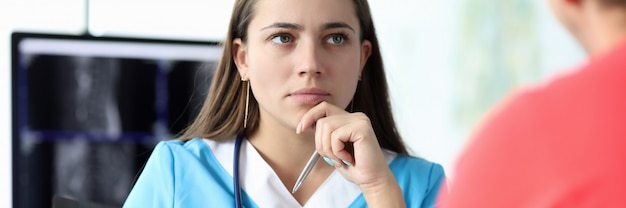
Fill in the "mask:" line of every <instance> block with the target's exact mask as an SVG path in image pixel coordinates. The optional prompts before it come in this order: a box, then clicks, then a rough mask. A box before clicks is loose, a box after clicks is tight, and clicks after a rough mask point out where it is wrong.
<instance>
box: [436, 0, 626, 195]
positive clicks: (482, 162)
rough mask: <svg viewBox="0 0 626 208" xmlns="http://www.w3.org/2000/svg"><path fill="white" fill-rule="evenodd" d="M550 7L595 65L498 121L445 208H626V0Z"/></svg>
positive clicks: (470, 154) (560, 2)
mask: <svg viewBox="0 0 626 208" xmlns="http://www.w3.org/2000/svg"><path fill="white" fill-rule="evenodd" d="M548 2H549V4H550V6H551V7H552V11H553V13H554V14H555V15H556V17H557V18H558V19H559V20H560V22H561V23H562V24H563V25H564V26H565V27H566V28H567V29H568V30H569V31H570V32H571V34H572V35H573V36H574V37H575V38H576V39H577V40H578V42H579V43H580V44H581V45H582V46H583V47H584V49H585V50H586V51H587V52H588V54H589V58H588V60H587V61H585V62H584V63H582V64H581V65H580V66H579V67H578V68H577V69H575V70H572V71H568V73H567V74H562V75H560V76H558V77H553V78H551V79H550V80H546V81H545V82H543V83H541V84H538V85H535V86H531V87H529V88H525V89H523V90H518V91H516V92H515V93H514V94H512V95H511V96H509V98H508V99H506V100H505V101H504V102H502V103H500V104H499V105H498V107H497V108H495V109H493V111H491V112H490V114H489V115H488V116H487V117H486V119H485V120H484V122H483V123H481V125H480V128H477V129H476V130H477V131H476V132H474V134H473V137H472V138H471V139H470V140H469V144H468V146H466V149H465V150H464V152H463V153H462V154H461V155H460V156H461V157H460V158H459V159H458V161H457V164H456V168H455V172H454V174H453V176H454V177H453V178H451V181H449V183H450V189H449V192H448V193H447V194H446V193H441V195H440V198H439V202H440V204H441V205H442V207H444V208H450V207H464V208H465V207H470V208H471V207H481V208H485V207H498V208H500V207H506V208H511V207H626V0H548ZM555 47H558V46H555Z"/></svg>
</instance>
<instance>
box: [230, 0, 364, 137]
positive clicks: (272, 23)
mask: <svg viewBox="0 0 626 208" xmlns="http://www.w3.org/2000/svg"><path fill="white" fill-rule="evenodd" d="M360 30H361V28H360V27H359V20H358V18H357V16H356V13H355V11H354V5H353V3H352V0H259V1H258V2H257V4H256V5H255V14H254V16H253V19H252V20H251V22H250V25H249V26H248V31H247V34H248V37H247V41H246V42H245V43H243V42H241V40H239V39H236V40H235V41H234V43H233V49H234V53H235V54H234V55H235V63H237V66H238V69H239V73H240V74H241V75H242V77H243V78H246V79H248V80H250V85H251V89H252V91H253V93H254V96H255V98H256V100H257V101H258V103H259V108H260V113H261V122H262V123H261V125H263V123H266V124H267V123H268V122H273V123H277V124H280V125H282V126H283V127H286V128H293V129H295V127H296V125H297V124H298V122H299V120H300V118H301V117H302V115H303V114H304V113H305V112H306V111H307V110H309V109H310V108H311V107H313V106H315V105H316V104H318V103H320V102H322V101H327V102H328V103H331V104H333V105H336V106H338V107H340V108H345V107H347V105H348V104H349V103H350V101H351V100H352V97H353V95H354V92H355V90H356V87H357V83H358V81H359V78H360V76H361V71H362V69H363V66H364V65H365V62H366V61H367V58H368V57H369V55H370V53H371V52H370V51H371V44H370V42H369V41H363V42H361V41H360V36H359V34H360ZM294 132H295V130H294Z"/></svg>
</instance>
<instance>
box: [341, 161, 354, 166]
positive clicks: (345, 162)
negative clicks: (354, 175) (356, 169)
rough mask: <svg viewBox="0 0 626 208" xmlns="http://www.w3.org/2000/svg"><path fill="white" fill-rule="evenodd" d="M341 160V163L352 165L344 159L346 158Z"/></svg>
mask: <svg viewBox="0 0 626 208" xmlns="http://www.w3.org/2000/svg"><path fill="white" fill-rule="evenodd" d="M341 162H343V164H346V165H347V166H352V163H350V162H348V161H346V160H341Z"/></svg>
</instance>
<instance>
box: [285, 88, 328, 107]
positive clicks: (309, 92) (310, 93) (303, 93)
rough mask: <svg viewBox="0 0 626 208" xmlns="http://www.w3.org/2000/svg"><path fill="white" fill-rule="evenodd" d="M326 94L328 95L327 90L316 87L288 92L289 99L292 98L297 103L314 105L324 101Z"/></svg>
mask: <svg viewBox="0 0 626 208" xmlns="http://www.w3.org/2000/svg"><path fill="white" fill-rule="evenodd" d="M328 96H330V94H329V93H328V92H326V91H324V90H321V89H316V88H309V89H301V90H298V91H295V92H292V93H291V94H289V98H290V99H293V100H294V101H296V102H298V103H302V104H311V105H315V104H318V103H320V102H322V101H324V100H325V99H326V98H328Z"/></svg>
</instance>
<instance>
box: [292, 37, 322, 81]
mask: <svg viewBox="0 0 626 208" xmlns="http://www.w3.org/2000/svg"><path fill="white" fill-rule="evenodd" d="M321 52H322V51H321V46H318V45H317V44H315V42H314V41H306V42H302V43H301V44H299V45H298V54H297V55H296V56H297V57H298V58H297V65H296V66H297V68H296V70H297V72H298V75H300V76H306V75H308V76H319V75H321V74H322V72H323V68H322V67H323V66H322V64H321V60H320V53H321Z"/></svg>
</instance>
